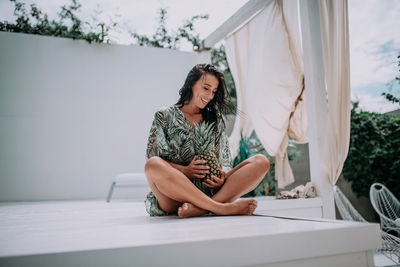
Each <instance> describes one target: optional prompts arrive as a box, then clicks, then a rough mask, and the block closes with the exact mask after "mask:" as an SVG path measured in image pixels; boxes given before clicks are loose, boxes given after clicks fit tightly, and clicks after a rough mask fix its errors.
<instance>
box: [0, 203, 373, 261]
mask: <svg viewBox="0 0 400 267" xmlns="http://www.w3.org/2000/svg"><path fill="white" fill-rule="evenodd" d="M281 201H286V200H281ZM318 201H320V200H318V199H316V200H311V203H315V202H318ZM259 202H260V209H257V210H256V213H258V214H260V213H261V214H267V213H268V212H266V211H265V210H262V207H264V208H265V207H268V203H270V202H268V203H267V202H265V203H264V202H263V201H259ZM266 203H267V204H266ZM280 203H290V202H280ZM297 203H299V202H297ZM304 203H305V202H304ZM379 241H380V237H379V225H378V224H361V223H350V222H343V221H334V220H318V219H309V220H293V219H284V218H278V217H264V216H229V217H218V216H205V217H199V218H190V219H180V218H178V217H175V216H171V217H149V216H148V215H147V213H146V212H145V209H144V204H143V202H135V201H121V200H113V201H112V202H111V203H106V202H105V201H100V200H98V201H58V202H57V201H53V202H20V203H17V202H15V203H1V204H0V266H280V267H282V266H296V267H299V266H300V267H302V266H353V267H354V266H374V263H373V253H372V251H373V249H374V248H376V247H377V246H378V245H379Z"/></svg>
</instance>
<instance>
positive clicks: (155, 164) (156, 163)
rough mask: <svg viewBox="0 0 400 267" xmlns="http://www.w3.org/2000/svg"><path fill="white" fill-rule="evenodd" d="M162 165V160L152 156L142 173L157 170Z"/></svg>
mask: <svg viewBox="0 0 400 267" xmlns="http://www.w3.org/2000/svg"><path fill="white" fill-rule="evenodd" d="M164 165H165V162H164V160H163V159H162V158H160V157H157V156H154V157H151V158H149V159H148V160H147V161H146V164H145V166H144V171H145V172H146V173H147V172H148V171H149V170H157V169H159V168H160V167H162V166H164Z"/></svg>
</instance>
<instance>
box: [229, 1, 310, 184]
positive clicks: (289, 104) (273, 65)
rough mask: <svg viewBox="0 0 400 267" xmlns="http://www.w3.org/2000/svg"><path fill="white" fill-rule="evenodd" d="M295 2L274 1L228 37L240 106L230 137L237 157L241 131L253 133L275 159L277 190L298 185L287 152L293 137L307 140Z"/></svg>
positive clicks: (244, 133) (230, 59)
mask: <svg viewBox="0 0 400 267" xmlns="http://www.w3.org/2000/svg"><path fill="white" fill-rule="evenodd" d="M297 4H298V3H297V1H286V0H285V1H271V2H268V4H267V5H266V7H265V8H264V9H263V10H262V11H261V12H260V13H259V14H257V15H256V16H255V17H254V18H252V19H251V20H250V21H249V22H248V23H247V24H245V25H244V26H242V27H241V28H240V29H238V30H237V31H235V32H234V33H233V34H231V35H230V36H228V37H227V38H225V46H226V55H227V60H228V63H229V66H230V69H231V72H232V75H233V78H234V81H235V85H236V89H237V97H238V108H239V109H240V110H241V111H243V112H244V114H245V115H244V116H237V117H236V121H235V126H234V129H233V132H232V134H231V136H230V140H229V141H230V145H231V151H232V153H237V151H238V147H239V141H240V136H241V131H243V135H246V136H248V135H250V133H251V132H252V130H253V129H254V130H255V132H256V134H257V136H258V137H259V139H260V141H261V143H262V145H263V146H264V148H265V149H266V151H267V152H268V154H269V155H271V156H275V176H276V179H277V182H278V187H279V188H283V187H285V186H286V185H289V184H291V183H292V182H293V181H294V177H293V173H292V170H291V168H290V165H289V160H288V155H287V152H286V148H287V145H288V140H289V135H290V137H291V138H292V139H294V140H295V141H297V142H300V143H304V142H306V135H307V132H306V130H307V119H306V109H305V94H302V95H300V94H301V92H302V89H303V62H302V56H301V55H302V53H301V41H300V32H299V20H298V6H297Z"/></svg>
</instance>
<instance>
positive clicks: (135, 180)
mask: <svg viewBox="0 0 400 267" xmlns="http://www.w3.org/2000/svg"><path fill="white" fill-rule="evenodd" d="M115 187H136V188H149V186H148V184H147V180H146V176H145V174H144V173H140V172H138V173H121V174H118V175H116V176H115V177H114V178H113V179H112V181H111V185H110V189H109V191H108V195H107V202H110V200H111V197H112V194H113V192H114V188H115Z"/></svg>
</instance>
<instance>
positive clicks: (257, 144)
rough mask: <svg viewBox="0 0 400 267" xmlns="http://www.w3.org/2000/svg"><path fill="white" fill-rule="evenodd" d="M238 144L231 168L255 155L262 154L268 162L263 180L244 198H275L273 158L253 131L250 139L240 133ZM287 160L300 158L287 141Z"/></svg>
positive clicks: (293, 144)
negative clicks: (267, 169) (237, 150)
mask: <svg viewBox="0 0 400 267" xmlns="http://www.w3.org/2000/svg"><path fill="white" fill-rule="evenodd" d="M240 136H241V138H240V143H239V153H238V155H237V156H236V157H235V159H234V160H233V167H235V166H237V165H239V163H241V162H242V161H244V160H246V159H248V158H250V157H252V156H254V155H256V154H263V155H265V156H266V157H267V158H268V160H269V161H270V169H269V171H268V172H267V174H266V175H265V177H264V178H263V180H262V181H261V182H260V183H259V184H258V185H257V187H256V188H255V189H254V190H253V191H251V192H249V193H247V194H246V195H244V197H255V196H275V195H276V186H277V184H276V180H275V157H271V156H270V155H268V153H267V151H266V150H265V149H264V147H263V146H262V144H261V141H260V140H259V139H258V137H257V134H256V133H255V131H253V132H252V133H251V135H250V137H246V136H243V133H241V135H240ZM287 153H288V158H289V161H292V160H294V159H296V158H297V157H299V156H300V151H299V150H296V144H295V142H293V141H292V140H291V141H289V145H288V150H287Z"/></svg>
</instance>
